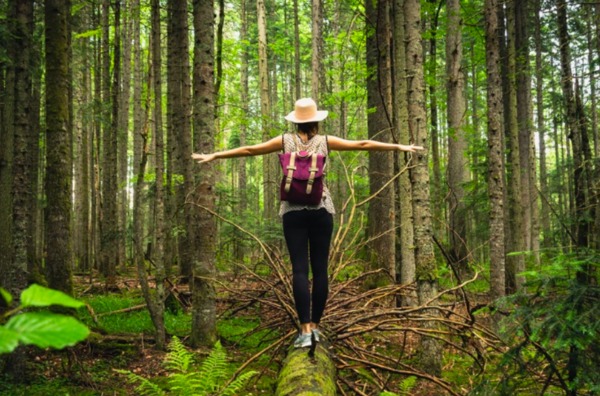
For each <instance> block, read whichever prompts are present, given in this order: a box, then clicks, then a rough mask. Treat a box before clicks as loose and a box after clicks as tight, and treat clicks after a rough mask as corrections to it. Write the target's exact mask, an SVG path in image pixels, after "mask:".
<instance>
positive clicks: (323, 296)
mask: <svg viewBox="0 0 600 396" xmlns="http://www.w3.org/2000/svg"><path fill="white" fill-rule="evenodd" d="M327 115H328V112H327V111H324V110H317V104H316V103H315V101H314V100H312V99H310V98H304V99H299V100H298V101H296V104H295V109H294V111H292V112H291V113H289V114H288V115H287V116H286V117H285V119H286V120H288V121H290V122H292V123H294V124H296V127H297V133H296V134H292V133H286V134H284V135H283V136H278V137H275V138H273V139H271V140H269V141H267V142H264V143H260V144H256V145H253V146H245V147H239V148H235V149H231V150H225V151H220V152H217V153H212V154H192V158H193V159H194V160H196V161H198V163H201V164H202V163H205V162H210V161H213V160H215V159H221V158H233V157H244V156H254V155H263V154H269V153H274V152H277V151H281V150H283V151H285V152H296V151H302V150H303V151H308V152H311V153H316V154H322V155H325V156H326V155H328V153H329V151H330V150H340V151H344V150H368V151H377V150H388V151H392V150H400V151H409V152H415V151H417V150H422V149H423V147H421V146H414V145H408V146H407V145H402V144H393V143H383V142H378V141H375V140H360V141H355V140H345V139H340V138H338V137H335V136H323V135H319V134H318V133H319V122H320V121H323V120H324V119H325V118H327ZM279 214H280V216H282V218H283V234H284V236H285V241H286V244H287V247H288V251H289V254H290V260H291V262H292V271H293V278H292V284H293V293H294V302H295V305H296V311H297V312H298V318H299V320H300V333H299V335H298V337H297V338H296V340H295V341H294V347H296V348H301V347H308V346H311V338H312V337H311V335H314V339H315V341H317V342H318V341H319V336H320V333H319V329H318V326H319V322H320V320H321V316H322V315H323V310H324V309H325V302H326V301H327V293H328V289H329V285H328V279H327V262H328V259H329V247H330V243H331V235H332V233H333V214H335V209H334V206H333V202H332V200H331V195H330V193H329V190H328V189H327V187H326V186H325V187H324V188H323V198H322V200H321V202H320V203H319V204H318V205H298V204H291V203H289V202H287V201H282V202H281V206H280V210H279ZM309 262H310V267H311V270H312V274H313V285H312V296H311V294H310V288H309V282H308V266H309ZM311 300H312V312H311Z"/></svg>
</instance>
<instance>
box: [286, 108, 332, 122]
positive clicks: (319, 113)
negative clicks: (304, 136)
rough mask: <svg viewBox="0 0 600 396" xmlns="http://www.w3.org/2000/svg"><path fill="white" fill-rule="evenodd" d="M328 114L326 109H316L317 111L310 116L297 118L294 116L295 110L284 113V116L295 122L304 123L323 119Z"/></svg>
mask: <svg viewBox="0 0 600 396" xmlns="http://www.w3.org/2000/svg"><path fill="white" fill-rule="evenodd" d="M328 114H329V111H327V110H317V113H316V114H315V115H314V116H313V117H311V118H308V119H306V118H305V119H298V118H296V111H295V110H294V111H292V112H291V113H290V114H288V115H286V116H285V117H284V118H285V119H286V120H288V121H290V122H293V123H295V124H304V123H307V122H319V121H323V120H324V119H325V118H327V115H328Z"/></svg>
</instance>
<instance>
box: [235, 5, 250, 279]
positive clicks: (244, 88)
mask: <svg viewBox="0 0 600 396" xmlns="http://www.w3.org/2000/svg"><path fill="white" fill-rule="evenodd" d="M246 7H247V3H246V0H242V1H241V4H240V8H241V18H240V19H241V27H240V41H241V42H242V43H243V44H242V45H243V47H242V50H241V51H240V63H241V66H240V85H241V91H240V102H241V106H242V117H243V118H244V119H248V117H250V114H249V109H248V96H249V95H248V90H249V88H248V58H249V53H248V46H247V45H246V44H245V43H246V41H247V40H248V14H247V8H246ZM247 133H248V127H247V123H246V122H242V123H241V124H240V147H243V146H245V145H246V135H247ZM237 167H238V172H237V176H238V180H237V183H238V187H237V196H238V202H239V206H238V208H239V212H238V213H240V214H242V216H244V217H245V216H246V211H247V210H248V193H247V189H248V187H247V178H246V158H245V157H240V158H239V159H238V160H237ZM234 232H235V233H236V234H237V235H238V236H237V237H236V238H235V242H234V243H235V249H234V258H235V259H236V260H237V261H238V262H241V261H242V260H243V259H244V255H245V249H244V244H243V239H242V237H241V235H239V230H238V229H237V228H236V229H235V231H234ZM236 268H238V267H237V266H236ZM236 271H237V270H236Z"/></svg>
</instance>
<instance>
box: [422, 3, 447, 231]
mask: <svg viewBox="0 0 600 396" xmlns="http://www.w3.org/2000/svg"><path fill="white" fill-rule="evenodd" d="M428 3H429V4H428V6H429V8H430V10H433V9H434V7H435V4H436V3H437V0H428ZM442 4H443V1H440V4H439V6H438V7H437V9H436V11H435V12H434V13H432V15H431V22H430V23H431V26H430V27H429V28H430V30H431V37H430V38H429V62H427V66H428V67H427V71H428V73H429V75H430V76H431V79H430V80H431V81H432V82H431V84H428V85H429V111H430V114H431V119H430V120H429V122H430V124H431V165H432V167H433V173H432V176H433V177H432V179H433V180H432V183H431V195H432V201H433V202H435V205H434V206H433V235H434V236H438V237H441V236H442V235H446V219H445V214H444V205H442V202H443V200H444V198H443V197H444V188H443V187H442V186H443V185H444V180H443V178H442V170H441V165H440V162H441V161H440V138H439V121H438V119H439V116H438V103H437V102H438V98H437V97H438V94H437V84H438V82H437V80H438V76H437V31H438V25H439V15H440V9H441V6H442Z"/></svg>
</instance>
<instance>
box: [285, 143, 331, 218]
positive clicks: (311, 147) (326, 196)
mask: <svg viewBox="0 0 600 396" xmlns="http://www.w3.org/2000/svg"><path fill="white" fill-rule="evenodd" d="M283 148H284V152H286V153H288V152H293V151H308V152H311V153H317V154H322V155H328V154H329V149H328V146H327V137H326V136H323V135H315V136H313V137H312V138H310V139H309V140H308V142H306V143H304V142H302V139H301V138H300V136H296V134H295V133H284V134H283ZM324 171H325V173H326V172H327V161H325V166H324ZM321 208H325V210H327V211H328V212H329V213H331V214H335V208H334V206H333V201H332V200H331V194H330V193H329V189H328V188H327V185H326V183H323V198H322V199H321V203H319V204H318V205H302V204H291V203H289V202H287V201H281V206H280V207H279V216H283V215H284V214H286V213H287V212H291V211H293V210H302V209H309V210H317V209H321Z"/></svg>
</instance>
